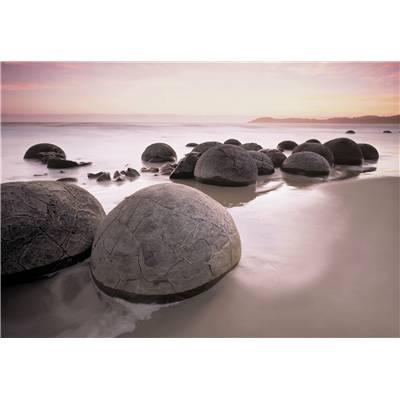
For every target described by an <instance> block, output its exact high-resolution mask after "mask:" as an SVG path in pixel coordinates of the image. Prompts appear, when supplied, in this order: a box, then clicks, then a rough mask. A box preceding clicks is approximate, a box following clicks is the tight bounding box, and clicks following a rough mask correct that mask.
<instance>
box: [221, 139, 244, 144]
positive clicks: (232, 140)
mask: <svg viewBox="0 0 400 400" xmlns="http://www.w3.org/2000/svg"><path fill="white" fill-rule="evenodd" d="M224 144H233V145H234V146H241V145H242V143H240V142H239V140H237V139H228V140H225V142H224Z"/></svg>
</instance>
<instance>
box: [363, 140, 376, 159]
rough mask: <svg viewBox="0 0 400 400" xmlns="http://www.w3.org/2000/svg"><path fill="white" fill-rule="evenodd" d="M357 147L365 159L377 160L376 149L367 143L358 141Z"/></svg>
mask: <svg viewBox="0 0 400 400" xmlns="http://www.w3.org/2000/svg"><path fill="white" fill-rule="evenodd" d="M358 147H359V148H360V150H361V153H362V155H363V157H364V159H365V160H377V159H378V158H379V153H378V150H377V149H376V148H375V147H374V146H372V145H371V144H368V143H358Z"/></svg>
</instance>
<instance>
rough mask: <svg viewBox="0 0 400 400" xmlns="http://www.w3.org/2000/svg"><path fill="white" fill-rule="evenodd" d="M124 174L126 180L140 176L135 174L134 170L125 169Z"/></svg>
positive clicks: (137, 173)
mask: <svg viewBox="0 0 400 400" xmlns="http://www.w3.org/2000/svg"><path fill="white" fill-rule="evenodd" d="M124 172H125V174H124V175H125V176H127V177H128V178H137V177H138V176H140V174H139V172H137V171H136V169H134V168H127V169H126V171H124Z"/></svg>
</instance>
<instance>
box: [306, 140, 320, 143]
mask: <svg viewBox="0 0 400 400" xmlns="http://www.w3.org/2000/svg"><path fill="white" fill-rule="evenodd" d="M305 143H321V142H320V141H319V140H318V139H308V140H306V141H305Z"/></svg>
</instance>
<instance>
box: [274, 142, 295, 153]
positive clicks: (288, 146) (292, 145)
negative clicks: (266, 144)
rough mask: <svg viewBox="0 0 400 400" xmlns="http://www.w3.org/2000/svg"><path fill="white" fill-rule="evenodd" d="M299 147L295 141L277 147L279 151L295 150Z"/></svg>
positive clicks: (281, 143) (282, 143)
mask: <svg viewBox="0 0 400 400" xmlns="http://www.w3.org/2000/svg"><path fill="white" fill-rule="evenodd" d="M296 146H297V143H296V142H294V141H293V140H284V141H283V142H280V143H279V144H278V146H277V148H278V150H282V151H284V150H293V149H294V148H295V147H296Z"/></svg>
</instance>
